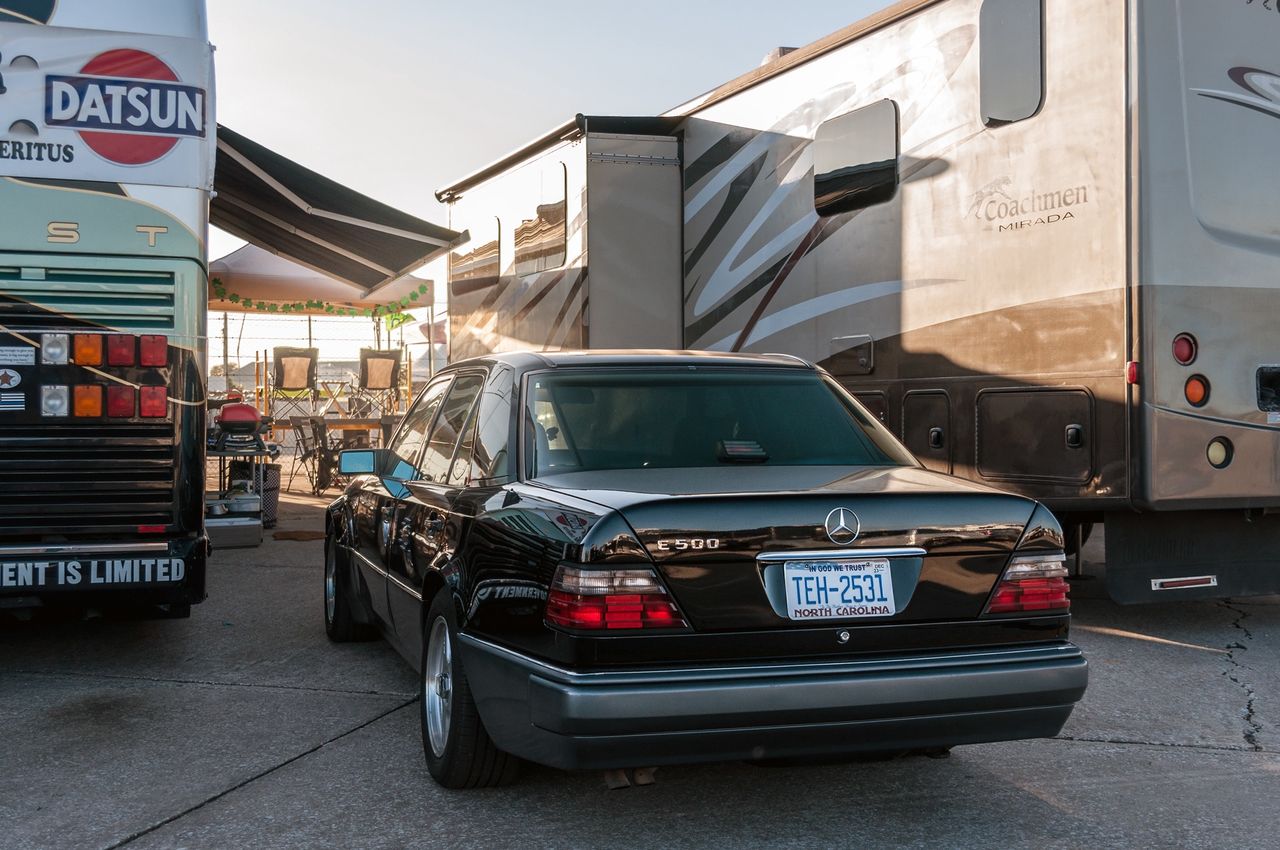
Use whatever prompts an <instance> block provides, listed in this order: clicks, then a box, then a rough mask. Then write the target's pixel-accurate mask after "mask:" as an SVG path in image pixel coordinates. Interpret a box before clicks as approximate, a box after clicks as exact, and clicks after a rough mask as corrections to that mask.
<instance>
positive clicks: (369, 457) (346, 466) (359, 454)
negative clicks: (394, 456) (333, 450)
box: [338, 449, 387, 475]
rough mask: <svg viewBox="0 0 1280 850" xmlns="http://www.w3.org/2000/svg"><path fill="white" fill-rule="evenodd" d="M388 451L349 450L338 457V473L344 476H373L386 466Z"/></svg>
mask: <svg viewBox="0 0 1280 850" xmlns="http://www.w3.org/2000/svg"><path fill="white" fill-rule="evenodd" d="M386 455H387V450H386V449H349V450H347V451H345V452H342V453H341V454H339V455H338V472H340V473H341V474H343V475H372V474H374V473H376V472H377V471H378V470H379V469H381V468H382V467H384V466H386V464H385V463H384V460H385V458H386Z"/></svg>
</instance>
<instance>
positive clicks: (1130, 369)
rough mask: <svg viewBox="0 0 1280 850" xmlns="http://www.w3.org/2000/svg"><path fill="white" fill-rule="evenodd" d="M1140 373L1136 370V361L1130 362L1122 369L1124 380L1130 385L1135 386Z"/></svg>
mask: <svg viewBox="0 0 1280 850" xmlns="http://www.w3.org/2000/svg"><path fill="white" fill-rule="evenodd" d="M1141 375H1142V373H1141V371H1140V370H1139V368H1138V361H1137V360H1130V361H1129V362H1128V364H1127V365H1126V366H1125V369H1124V376H1125V380H1127V381H1128V382H1129V383H1131V384H1137V383H1138V379H1139V378H1140V377H1141Z"/></svg>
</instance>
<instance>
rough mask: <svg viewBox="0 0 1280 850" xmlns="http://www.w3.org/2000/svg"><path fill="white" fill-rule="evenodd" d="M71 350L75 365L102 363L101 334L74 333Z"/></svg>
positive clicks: (99, 364)
mask: <svg viewBox="0 0 1280 850" xmlns="http://www.w3.org/2000/svg"><path fill="white" fill-rule="evenodd" d="M74 339H75V342H74V343H73V351H74V357H75V362H76V365H77V366H101V365H102V335H101V334H76V335H75V337H74Z"/></svg>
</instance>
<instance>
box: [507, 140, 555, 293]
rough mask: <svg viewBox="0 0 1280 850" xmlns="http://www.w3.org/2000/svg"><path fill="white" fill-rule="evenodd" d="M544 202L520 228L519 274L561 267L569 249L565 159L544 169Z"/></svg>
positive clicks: (518, 249) (517, 260)
mask: <svg viewBox="0 0 1280 850" xmlns="http://www.w3.org/2000/svg"><path fill="white" fill-rule="evenodd" d="M541 176H542V181H541V188H542V191H541V203H539V204H538V208H537V210H536V211H535V214H534V216H533V218H526V219H524V220H523V221H521V222H520V226H519V227H517V228H516V234H515V241H516V274H517V275H527V274H537V273H538V272H545V271H548V270H549V269H558V268H560V266H563V265H564V261H565V257H566V255H567V253H568V244H567V239H568V228H567V227H566V222H565V214H566V212H567V206H568V205H567V204H566V203H565V201H566V198H567V195H568V189H567V186H566V172H565V167H564V165H563V164H561V163H556V164H555V165H553V166H551V167H550V168H547V169H546V170H544V171H543V172H542V175H541Z"/></svg>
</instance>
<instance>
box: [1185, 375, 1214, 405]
mask: <svg viewBox="0 0 1280 850" xmlns="http://www.w3.org/2000/svg"><path fill="white" fill-rule="evenodd" d="M1182 393H1183V395H1185V396H1186V397H1187V403H1188V404H1190V405H1191V406H1192V407H1204V406H1205V405H1206V404H1208V403H1209V379H1208V378H1206V377H1205V376H1204V375H1192V376H1191V377H1190V378H1187V383H1186V385H1185V386H1184V387H1183V388H1182Z"/></svg>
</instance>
